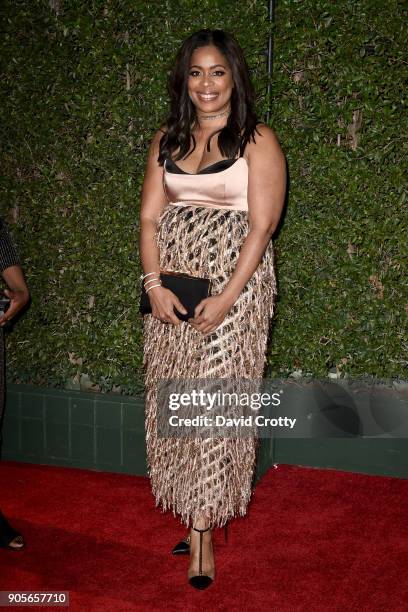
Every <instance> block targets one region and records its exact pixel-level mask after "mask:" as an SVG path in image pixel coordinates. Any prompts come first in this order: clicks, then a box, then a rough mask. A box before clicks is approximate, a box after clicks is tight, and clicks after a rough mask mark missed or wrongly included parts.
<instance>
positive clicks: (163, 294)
mask: <svg viewBox="0 0 408 612" xmlns="http://www.w3.org/2000/svg"><path fill="white" fill-rule="evenodd" d="M147 295H148V297H149V299H150V304H151V306H152V315H153V316H154V317H155V318H156V319H159V320H160V321H162V322H163V323H173V324H174V325H180V323H181V319H179V318H178V316H177V315H176V313H175V312H174V306H175V307H176V308H177V310H178V311H179V312H181V314H187V310H186V309H185V308H184V306H183V304H182V303H181V302H180V300H179V299H178V297H177V295H176V294H175V293H173V292H172V291H171V290H170V289H167V288H166V287H163V286H160V287H153V288H152V289H150V291H149V292H148V294H147Z"/></svg>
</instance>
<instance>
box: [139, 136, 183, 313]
mask: <svg viewBox="0 0 408 612" xmlns="http://www.w3.org/2000/svg"><path fill="white" fill-rule="evenodd" d="M162 136H163V132H162V131H161V130H158V131H157V132H156V134H155V136H154V137H153V139H152V142H151V144H150V147H149V153H148V157H147V163H146V169H145V176H144V181H143V186H142V193H141V207H140V239H139V252H140V260H141V264H142V268H143V272H144V274H147V273H148V272H156V273H157V274H159V273H160V258H159V249H158V247H157V244H156V240H155V237H154V236H155V233H156V231H157V224H158V220H159V217H160V215H161V213H162V212H163V209H164V206H165V205H166V203H167V197H166V194H165V192H164V189H163V166H160V165H159V164H158V162H157V158H158V155H159V145H160V139H161V137H162ZM153 278H155V276H153V275H151V276H148V277H147V278H146V279H145V280H146V281H147V280H151V279H153ZM153 285H154V283H149V285H148V286H147V287H152V286H153ZM147 295H148V297H149V299H150V303H151V305H152V315H153V316H154V317H156V318H158V319H160V320H161V321H163V322H166V323H174V324H175V325H179V324H180V323H181V320H180V319H179V318H178V317H177V316H176V314H175V312H174V306H176V308H177V310H178V311H180V312H182V313H184V314H185V313H186V312H187V311H186V309H185V308H184V306H183V305H182V304H181V302H180V301H179V300H178V298H177V296H175V295H174V293H173V292H172V291H170V290H169V289H166V288H165V287H153V288H152V289H150V290H149V292H148V294H147Z"/></svg>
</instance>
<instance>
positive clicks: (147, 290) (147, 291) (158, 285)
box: [146, 283, 161, 293]
mask: <svg viewBox="0 0 408 612" xmlns="http://www.w3.org/2000/svg"><path fill="white" fill-rule="evenodd" d="M153 287H161V283H158V284H157V285H152V286H151V287H149V288H148V289H146V293H149V291H150V289H153Z"/></svg>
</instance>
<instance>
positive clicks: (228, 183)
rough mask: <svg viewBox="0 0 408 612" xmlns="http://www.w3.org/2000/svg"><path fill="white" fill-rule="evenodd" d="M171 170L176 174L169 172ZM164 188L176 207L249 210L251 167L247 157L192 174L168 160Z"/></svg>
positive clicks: (225, 161)
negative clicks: (190, 206)
mask: <svg viewBox="0 0 408 612" xmlns="http://www.w3.org/2000/svg"><path fill="white" fill-rule="evenodd" d="M170 168H173V171H169V169H170ZM220 168H221V169H220ZM207 170H208V171H207ZM163 188H164V192H165V194H166V196H167V199H168V201H169V204H173V205H174V206H188V205H189V204H193V205H194V206H204V207H206V208H223V209H227V210H245V211H247V210H248V196H247V192H248V164H247V161H246V159H245V158H244V157H238V158H237V159H235V160H234V159H231V160H220V161H218V162H216V163H215V164H211V166H208V167H207V168H202V170H200V171H199V172H197V173H195V174H191V173H188V172H185V171H183V170H181V168H179V167H178V166H177V165H176V164H175V162H173V160H171V159H169V158H167V159H166V160H165V162H164V169H163Z"/></svg>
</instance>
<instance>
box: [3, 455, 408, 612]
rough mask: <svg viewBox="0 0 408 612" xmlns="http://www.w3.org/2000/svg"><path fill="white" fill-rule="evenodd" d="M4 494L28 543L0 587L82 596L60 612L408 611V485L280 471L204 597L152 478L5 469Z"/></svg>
mask: <svg viewBox="0 0 408 612" xmlns="http://www.w3.org/2000/svg"><path fill="white" fill-rule="evenodd" d="M0 491H1V494H0V507H1V509H2V510H3V512H4V514H5V515H6V516H7V517H8V519H9V520H10V522H11V523H12V524H13V526H14V527H16V528H17V529H20V530H21V531H22V533H23V534H24V536H25V538H26V541H27V547H26V549H25V550H24V551H20V552H14V551H7V550H4V549H0V564H1V568H0V590H26V591H28V590H30V591H32V590H36V589H39V590H43V591H44V590H66V591H70V601H71V604H70V607H69V608H56V607H52V608H51V609H53V610H54V609H55V610H56V609H60V610H63V609H69V610H71V611H72V610H74V611H88V610H89V611H90V610H107V611H109V612H111V611H112V612H116V611H119V612H122V611H126V610H149V611H150V610H180V611H182V610H183V611H185V610H197V611H198V610H200V611H204V610H208V609H213V610H223V611H226V612H227V611H228V612H231V611H235V610H239V611H241V610H244V611H249V610H259V611H261V610H265V609H266V610H273V611H277V612H286V611H287V612H289V611H290V612H293V611H297V610H305V611H306V610H312V611H313V612H320V611H322V612H323V611H325V612H326V611H327V610H328V609H330V610H335V611H339V612H340V611H341V612H348V611H354V610H356V611H357V610H359V611H361V610H363V611H369V612H374V611H377V610H378V611H381V612H383V611H384V610H392V611H393V612H398V611H401V612H402V611H404V612H406V611H407V610H408V580H407V568H408V519H407V516H408V515H407V507H408V481H407V480H401V479H397V478H388V477H375V476H366V475H362V474H351V473H348V472H339V471H335V470H317V469H312V468H300V467H291V466H285V465H280V466H279V467H278V468H277V469H271V470H270V471H269V472H268V473H267V474H266V476H264V478H263V479H262V481H261V482H260V483H259V484H258V486H257V488H256V490H255V494H254V498H253V501H252V503H251V506H250V511H249V514H248V515H247V516H246V517H245V518H240V519H236V520H235V521H233V522H232V523H231V524H230V526H229V540H228V543H227V544H225V543H224V541H223V532H222V531H221V530H217V531H216V533H215V553H216V563H217V566H216V567H217V574H216V580H215V583H214V584H213V585H212V586H211V587H209V589H208V590H206V591H202V592H200V591H196V590H194V589H193V588H192V587H190V586H189V585H188V584H187V567H188V558H187V557H181V558H175V557H173V556H172V555H171V554H170V550H171V548H172V546H173V545H174V544H175V542H176V541H177V540H178V539H179V537H180V536H182V535H184V534H185V530H184V528H183V526H182V525H180V523H179V521H178V519H177V518H174V517H173V516H172V515H171V514H170V513H166V514H163V513H162V512H161V511H160V510H158V509H156V508H155V506H154V502H153V498H152V495H151V492H150V488H149V483H148V480H147V478H142V477H137V476H126V475H118V474H109V473H101V472H91V471H85V470H76V469H65V468H56V467H46V466H37V465H29V464H24V463H12V462H3V463H1V464H0ZM36 609H40V608H38V607H37V608H36ZM48 609H50V608H48Z"/></svg>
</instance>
